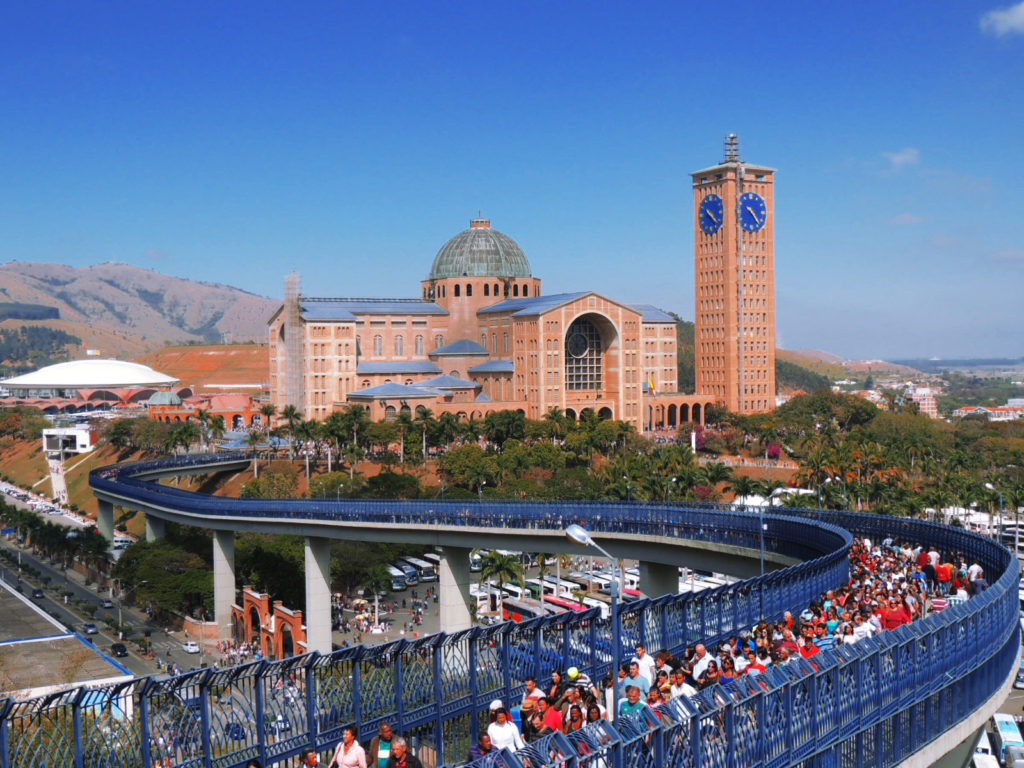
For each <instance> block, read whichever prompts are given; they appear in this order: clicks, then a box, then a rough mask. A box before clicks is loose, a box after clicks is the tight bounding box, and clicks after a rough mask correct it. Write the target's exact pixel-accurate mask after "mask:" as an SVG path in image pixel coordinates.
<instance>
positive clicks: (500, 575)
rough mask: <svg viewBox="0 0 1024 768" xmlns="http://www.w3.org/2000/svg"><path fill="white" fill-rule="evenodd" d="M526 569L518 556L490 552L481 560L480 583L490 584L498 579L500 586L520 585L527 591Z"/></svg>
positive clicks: (495, 551)
mask: <svg viewBox="0 0 1024 768" xmlns="http://www.w3.org/2000/svg"><path fill="white" fill-rule="evenodd" d="M525 573H526V569H524V568H523V564H522V562H520V560H519V556H518V555H511V554H508V555H503V554H502V553H500V552H498V551H497V550H490V551H489V552H487V554H485V555H484V556H483V557H482V558H481V559H480V583H481V584H483V583H484V582H487V583H488V584H490V582H491V579H497V581H498V585H499V586H500V585H502V584H518V585H519V586H521V587H522V588H523V589H526V579H525Z"/></svg>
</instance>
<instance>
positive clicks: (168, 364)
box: [137, 344, 270, 392]
mask: <svg viewBox="0 0 1024 768" xmlns="http://www.w3.org/2000/svg"><path fill="white" fill-rule="evenodd" d="M137 362H140V363H142V364H143V365H148V366H149V367H150V368H153V369H154V370H157V371H160V372H161V373H166V374H167V375H168V376H174V377H175V378H176V379H178V380H179V381H180V382H181V384H182V385H183V386H188V387H191V388H192V390H193V391H194V392H205V391H208V390H222V391H225V390H228V389H231V388H238V389H239V390H242V389H246V388H249V387H251V386H252V385H253V384H258V385H260V386H261V387H264V388H265V387H267V386H269V381H270V351H269V350H268V349H267V345H266V344H211V345H208V346H176V347H164V348H163V349H161V350H158V351H156V352H153V353H152V354H149V355H146V356H145V357H142V358H139V359H138V360H137Z"/></svg>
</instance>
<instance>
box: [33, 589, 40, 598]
mask: <svg viewBox="0 0 1024 768" xmlns="http://www.w3.org/2000/svg"><path fill="white" fill-rule="evenodd" d="M32 599H33V600H42V599H43V590H41V589H33V590H32Z"/></svg>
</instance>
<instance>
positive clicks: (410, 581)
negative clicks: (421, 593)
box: [391, 560, 420, 587]
mask: <svg viewBox="0 0 1024 768" xmlns="http://www.w3.org/2000/svg"><path fill="white" fill-rule="evenodd" d="M391 567H392V568H397V569H398V570H400V571H401V572H402V574H403V575H404V576H405V586H407V587H415V586H416V585H417V584H419V583H420V575H419V573H418V572H417V571H416V569H415V568H413V567H412V566H411V565H409V564H408V563H406V562H404V561H402V560H396V561H395V562H393V563H392V564H391Z"/></svg>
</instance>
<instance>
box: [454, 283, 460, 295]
mask: <svg viewBox="0 0 1024 768" xmlns="http://www.w3.org/2000/svg"><path fill="white" fill-rule="evenodd" d="M460 290H462V287H461V286H460V285H459V284H458V283H456V284H455V296H456V297H458V296H459V291H460Z"/></svg>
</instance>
